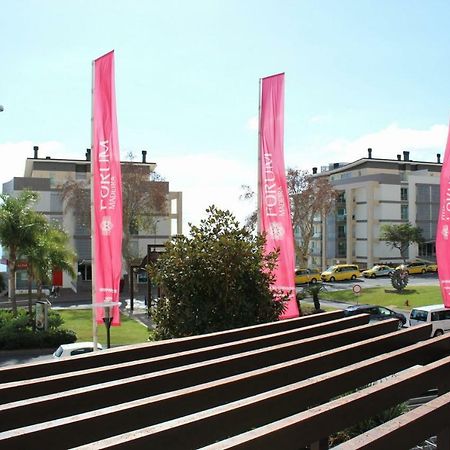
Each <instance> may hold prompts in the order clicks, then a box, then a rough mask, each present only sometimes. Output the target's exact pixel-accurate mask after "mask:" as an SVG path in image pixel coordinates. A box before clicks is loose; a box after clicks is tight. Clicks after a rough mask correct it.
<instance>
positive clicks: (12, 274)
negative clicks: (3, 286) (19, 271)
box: [8, 259, 17, 316]
mask: <svg viewBox="0 0 450 450" xmlns="http://www.w3.org/2000/svg"><path fill="white" fill-rule="evenodd" d="M8 267H9V279H8V300H9V301H10V302H11V308H12V312H13V315H14V316H17V302H16V261H15V259H11V260H10V261H8Z"/></svg>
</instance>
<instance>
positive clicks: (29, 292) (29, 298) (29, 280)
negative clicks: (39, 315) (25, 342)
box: [28, 271, 33, 320]
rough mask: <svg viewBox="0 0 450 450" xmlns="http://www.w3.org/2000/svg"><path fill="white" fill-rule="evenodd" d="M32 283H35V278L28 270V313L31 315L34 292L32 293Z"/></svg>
mask: <svg viewBox="0 0 450 450" xmlns="http://www.w3.org/2000/svg"><path fill="white" fill-rule="evenodd" d="M32 284H33V278H32V276H31V273H30V271H28V314H29V315H30V320H31V317H32V316H33V298H32V297H33V293H32V290H33V289H32Z"/></svg>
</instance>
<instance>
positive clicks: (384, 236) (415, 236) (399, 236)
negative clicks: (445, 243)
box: [380, 222, 423, 264]
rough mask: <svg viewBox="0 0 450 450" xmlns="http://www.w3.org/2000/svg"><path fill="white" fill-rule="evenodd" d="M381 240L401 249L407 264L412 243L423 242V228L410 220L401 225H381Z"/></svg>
mask: <svg viewBox="0 0 450 450" xmlns="http://www.w3.org/2000/svg"><path fill="white" fill-rule="evenodd" d="M380 240H382V241H386V244H387V245H389V246H390V247H391V248H396V249H397V250H399V251H400V255H401V257H402V258H403V262H404V263H405V264H406V261H407V259H408V253H409V246H410V245H411V243H416V244H420V243H421V242H423V237H422V230H421V229H420V228H419V227H415V226H413V225H411V224H410V223H409V222H407V223H402V224H400V225H390V224H385V225H383V226H382V227H381V233H380Z"/></svg>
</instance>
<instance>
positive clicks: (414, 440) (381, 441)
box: [334, 393, 450, 450]
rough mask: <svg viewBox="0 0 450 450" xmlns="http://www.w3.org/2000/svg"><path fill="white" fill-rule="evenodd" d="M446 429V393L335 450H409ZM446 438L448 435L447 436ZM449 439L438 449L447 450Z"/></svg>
mask: <svg viewBox="0 0 450 450" xmlns="http://www.w3.org/2000/svg"><path fill="white" fill-rule="evenodd" d="M449 426H450V393H446V394H444V395H442V396H440V397H437V398H435V399H433V400H431V401H429V402H428V403H426V404H424V405H422V406H419V407H417V408H415V409H413V410H411V411H409V412H408V413H406V414H403V415H401V416H400V417H396V418H395V419H393V420H390V421H389V422H386V423H384V424H383V425H380V426H378V427H376V428H373V429H372V430H370V431H368V432H366V433H363V434H361V435H359V436H357V437H355V438H353V439H350V440H349V441H347V442H344V443H343V444H341V445H338V446H336V447H334V448H335V449H336V450H338V449H339V450H356V449H364V450H385V449H386V448H395V449H398V450H402V449H405V450H407V449H410V448H412V447H414V446H415V445H417V444H419V443H420V442H423V441H424V440H425V439H427V438H429V437H430V436H436V435H438V434H440V432H441V430H448V427H449ZM447 437H448V436H447ZM449 444H450V440H449V439H446V442H445V443H440V444H439V445H438V448H439V449H440V450H444V449H448V446H449Z"/></svg>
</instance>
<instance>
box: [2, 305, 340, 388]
mask: <svg viewBox="0 0 450 450" xmlns="http://www.w3.org/2000/svg"><path fill="white" fill-rule="evenodd" d="M342 317H344V312H343V311H331V312H326V313H322V314H311V315H309V316H303V317H299V318H297V319H289V320H282V321H278V322H272V323H268V324H267V323H266V324H260V325H254V326H250V327H243V328H237V329H233V330H226V331H221V332H217V333H209V334H203V335H198V336H190V337H186V338H179V339H168V340H164V341H157V342H149V343H145V344H136V345H128V346H125V347H117V348H113V349H109V350H108V351H102V352H96V353H95V355H94V354H84V355H79V356H74V357H71V358H67V359H64V360H58V361H48V362H36V363H29V364H19V365H15V366H9V367H5V368H0V383H7V382H12V381H19V380H25V379H29V378H39V377H44V376H50V375H57V374H59V373H64V372H71V371H75V370H85V369H89V368H97V367H100V366H106V365H111V364H117V363H121V362H131V361H136V360H138V359H147V358H154V357H157V356H162V355H168V354H170V353H179V352H183V351H187V350H193V349H198V348H204V347H208V346H213V345H219V344H224V343H227V342H233V341H236V340H241V339H249V338H252V337H256V336H263V335H266V334H273V333H279V332H283V331H288V330H293V329H297V328H302V327H307V326H311V325H315V324H319V323H325V322H328V321H331V320H337V319H340V318H342Z"/></svg>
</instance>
